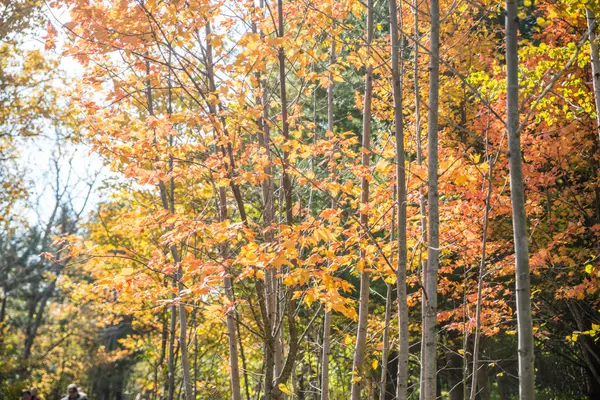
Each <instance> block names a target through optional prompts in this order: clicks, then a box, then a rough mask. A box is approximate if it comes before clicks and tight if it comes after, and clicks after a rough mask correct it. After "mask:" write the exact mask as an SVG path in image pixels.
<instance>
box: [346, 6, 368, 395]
mask: <svg viewBox="0 0 600 400" xmlns="http://www.w3.org/2000/svg"><path fill="white" fill-rule="evenodd" d="M372 40H373V0H367V43H366V44H367V62H368V65H367V73H366V76H365V99H364V110H363V138H362V148H363V149H362V150H363V152H362V165H363V167H365V172H364V173H366V169H368V168H369V165H370V161H371V155H370V151H371V100H372V96H373V67H372V65H371V60H370V57H371V42H372ZM361 187H362V195H361V199H360V202H361V205H363V207H366V206H367V205H368V204H369V181H368V179H367V177H366V176H363V177H362V179H361ZM360 223H361V225H362V229H363V233H362V235H363V236H364V237H366V236H368V235H369V232H368V229H369V227H368V224H369V216H368V214H367V211H366V210H363V211H361V213H360ZM360 252H361V254H360V255H361V261H362V264H363V267H362V271H361V274H360V297H359V306H358V327H357V334H356V347H355V349H354V360H353V365H352V374H353V376H352V389H351V394H350V398H351V399H352V400H359V399H360V396H361V392H362V389H363V387H364V384H365V376H364V361H365V350H366V342H367V325H368V321H369V292H370V286H371V273H370V272H369V270H368V268H369V266H368V265H367V263H366V254H365V250H364V249H361V250H360Z"/></svg>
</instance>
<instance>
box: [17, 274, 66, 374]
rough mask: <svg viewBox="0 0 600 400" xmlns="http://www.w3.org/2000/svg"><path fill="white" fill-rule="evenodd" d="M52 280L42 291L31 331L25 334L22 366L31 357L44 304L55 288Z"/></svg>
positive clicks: (44, 309) (42, 315) (44, 308)
mask: <svg viewBox="0 0 600 400" xmlns="http://www.w3.org/2000/svg"><path fill="white" fill-rule="evenodd" d="M57 279H58V278H56V279H54V280H53V281H52V282H51V283H50V285H48V287H47V288H46V290H44V294H43V295H42V299H41V301H40V306H39V308H38V309H37V310H36V312H35V320H34V321H33V325H32V326H31V329H30V330H29V331H28V332H27V338H26V339H25V348H24V350H23V360H24V361H25V363H24V365H26V361H27V360H29V358H30V357H31V348H32V347H33V341H34V340H35V338H36V336H37V332H38V329H39V328H40V325H41V324H42V320H43V318H44V312H45V311H46V304H48V300H49V299H50V297H51V296H52V293H54V288H55V287H56V280H57Z"/></svg>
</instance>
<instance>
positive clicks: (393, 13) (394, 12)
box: [382, 0, 417, 400]
mask: <svg viewBox="0 0 600 400" xmlns="http://www.w3.org/2000/svg"><path fill="white" fill-rule="evenodd" d="M389 9H390V32H391V35H390V36H391V48H392V95H393V97H394V126H395V131H394V133H395V137H396V191H397V194H396V196H397V198H398V262H397V265H396V290H397V292H398V347H399V350H398V376H397V383H396V398H397V399H398V400H404V399H406V396H407V385H408V303H407V291H406V267H407V245H406V171H405V167H404V164H405V156H404V120H403V116H402V114H403V104H402V89H403V81H402V71H401V69H402V66H401V64H400V63H401V61H402V60H401V54H400V49H401V46H402V43H400V40H399V38H398V32H399V28H400V30H401V26H402V25H401V24H402V16H401V20H400V25H399V24H398V7H397V5H396V0H389ZM400 12H401V10H400ZM415 47H417V46H415ZM392 232H393V230H392ZM382 400H383V399H382Z"/></svg>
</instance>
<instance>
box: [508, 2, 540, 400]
mask: <svg viewBox="0 0 600 400" xmlns="http://www.w3.org/2000/svg"><path fill="white" fill-rule="evenodd" d="M518 24H519V20H518V17H517V1H516V0H506V71H507V77H506V111H507V124H506V125H507V128H508V152H509V165H510V196H511V202H512V217H513V237H514V247H515V275H516V292H517V327H518V342H519V349H518V357H519V396H520V398H521V399H522V400H529V399H533V398H534V397H535V394H534V385H535V375H534V369H533V357H534V354H533V323H532V318H531V287H530V282H529V246H528V243H527V220H526V216H525V188H524V184H523V169H522V164H521V137H520V131H519V71H518V69H519V60H518V44H517V34H518Z"/></svg>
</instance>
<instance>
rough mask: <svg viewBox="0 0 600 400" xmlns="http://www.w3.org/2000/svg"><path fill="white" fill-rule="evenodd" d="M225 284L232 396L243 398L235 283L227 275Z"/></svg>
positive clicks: (223, 207)
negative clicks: (236, 325) (236, 323)
mask: <svg viewBox="0 0 600 400" xmlns="http://www.w3.org/2000/svg"><path fill="white" fill-rule="evenodd" d="M219 219H220V220H221V222H223V221H225V220H227V196H226V194H225V188H224V187H220V188H219ZM221 257H223V260H226V259H227V245H226V244H222V245H221ZM223 286H224V288H225V295H226V296H227V300H228V301H229V303H230V305H229V307H230V309H229V310H227V312H226V323H227V339H228V341H229V367H230V369H231V372H230V373H231V398H232V399H233V400H241V398H242V392H241V389H240V368H239V364H238V349H237V332H236V330H235V318H234V313H235V311H234V309H233V307H234V304H235V303H234V300H233V284H232V282H231V277H230V276H229V275H226V276H225V277H224V278H223Z"/></svg>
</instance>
